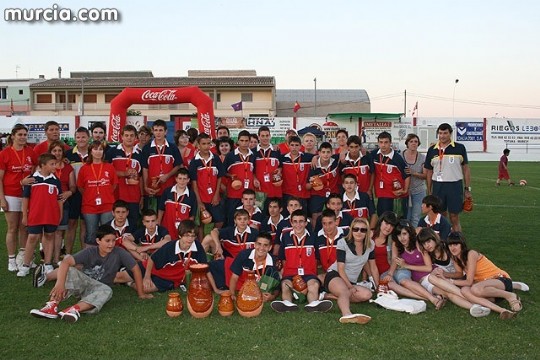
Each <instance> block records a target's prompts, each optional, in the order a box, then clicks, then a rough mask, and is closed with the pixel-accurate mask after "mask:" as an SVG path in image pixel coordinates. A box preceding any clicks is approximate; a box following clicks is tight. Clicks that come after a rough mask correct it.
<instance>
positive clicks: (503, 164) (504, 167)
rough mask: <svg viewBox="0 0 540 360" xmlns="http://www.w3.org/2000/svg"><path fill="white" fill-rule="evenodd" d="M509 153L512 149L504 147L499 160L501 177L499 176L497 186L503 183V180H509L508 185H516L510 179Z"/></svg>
mask: <svg viewBox="0 0 540 360" xmlns="http://www.w3.org/2000/svg"><path fill="white" fill-rule="evenodd" d="M508 155H510V149H504V150H503V154H502V156H501V158H500V160H499V177H497V186H500V185H501V180H506V181H508V186H514V182H513V181H512V179H510V174H509V173H508Z"/></svg>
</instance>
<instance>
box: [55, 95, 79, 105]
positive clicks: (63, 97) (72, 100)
mask: <svg viewBox="0 0 540 360" xmlns="http://www.w3.org/2000/svg"><path fill="white" fill-rule="evenodd" d="M67 100H68V101H67V102H68V103H69V104H75V102H76V101H75V94H68V96H67ZM56 102H57V103H60V104H65V103H66V94H58V97H57V101H56Z"/></svg>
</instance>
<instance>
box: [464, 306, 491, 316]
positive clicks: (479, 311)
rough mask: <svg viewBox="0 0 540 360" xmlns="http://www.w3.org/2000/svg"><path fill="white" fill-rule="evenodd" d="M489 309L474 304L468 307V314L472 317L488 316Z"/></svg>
mask: <svg viewBox="0 0 540 360" xmlns="http://www.w3.org/2000/svg"><path fill="white" fill-rule="evenodd" d="M490 312H491V310H490V309H489V308H487V307H485V306H482V305H478V304H474V305H473V306H471V308H470V309H469V314H471V316H472V317H484V316H488V315H489V313H490Z"/></svg>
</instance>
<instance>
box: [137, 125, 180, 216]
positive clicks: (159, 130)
mask: <svg viewBox="0 0 540 360" xmlns="http://www.w3.org/2000/svg"><path fill="white" fill-rule="evenodd" d="M152 132H153V134H154V140H152V142H151V143H149V144H146V145H145V146H144V148H143V151H142V159H141V165H142V168H143V183H144V190H145V192H146V194H147V195H148V197H149V198H150V197H159V196H161V194H163V190H165V189H166V188H168V187H171V186H173V185H174V183H175V178H174V175H176V173H177V172H178V169H180V167H181V166H182V157H181V156H180V151H179V150H178V147H176V146H174V145H173V144H171V143H169V142H168V141H167V139H166V135H167V123H165V121H163V120H156V121H154V123H153V124H152ZM147 207H148V206H145V208H147ZM154 210H155V209H154Z"/></svg>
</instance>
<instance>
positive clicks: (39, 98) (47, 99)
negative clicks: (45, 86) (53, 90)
mask: <svg viewBox="0 0 540 360" xmlns="http://www.w3.org/2000/svg"><path fill="white" fill-rule="evenodd" d="M36 103H38V104H52V94H36Z"/></svg>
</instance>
